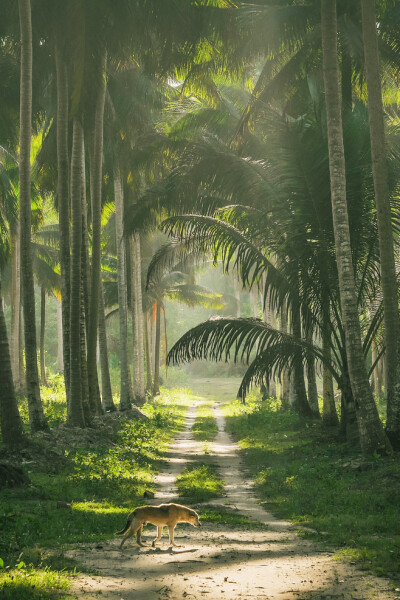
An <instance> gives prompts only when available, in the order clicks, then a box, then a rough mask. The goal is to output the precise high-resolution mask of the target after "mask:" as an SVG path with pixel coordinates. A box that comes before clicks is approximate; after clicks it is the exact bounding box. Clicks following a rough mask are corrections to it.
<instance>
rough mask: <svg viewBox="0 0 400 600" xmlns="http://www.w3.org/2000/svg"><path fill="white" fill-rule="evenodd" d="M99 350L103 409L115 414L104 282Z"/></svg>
mask: <svg viewBox="0 0 400 600" xmlns="http://www.w3.org/2000/svg"><path fill="white" fill-rule="evenodd" d="M99 348H100V365H101V391H102V402H103V409H104V410H105V411H106V412H114V411H115V410H116V408H115V405H114V401H113V396H112V389H111V378H110V368H109V365H108V348H107V330H106V318H105V314H104V289H103V282H102V281H101V282H100V295H99Z"/></svg>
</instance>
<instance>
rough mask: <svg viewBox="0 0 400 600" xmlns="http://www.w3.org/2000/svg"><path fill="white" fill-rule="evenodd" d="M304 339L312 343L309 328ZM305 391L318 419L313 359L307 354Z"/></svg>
mask: <svg viewBox="0 0 400 600" xmlns="http://www.w3.org/2000/svg"><path fill="white" fill-rule="evenodd" d="M306 339H307V341H308V342H309V343H310V344H312V341H313V334H312V330H311V329H310V330H309V331H308V332H307V336H306ZM307 391H308V404H309V405H310V408H311V412H312V415H313V417H314V418H316V419H319V418H320V417H321V415H320V412H319V400H318V389H317V376H316V374H315V359H314V357H313V356H311V355H309V356H308V360H307Z"/></svg>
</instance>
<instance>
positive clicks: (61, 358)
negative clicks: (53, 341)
mask: <svg viewBox="0 0 400 600" xmlns="http://www.w3.org/2000/svg"><path fill="white" fill-rule="evenodd" d="M57 371H58V372H59V373H63V371H64V352H63V328H62V305H61V302H59V301H58V300H57Z"/></svg>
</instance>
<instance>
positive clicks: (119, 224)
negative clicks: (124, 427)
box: [114, 167, 132, 410]
mask: <svg viewBox="0 0 400 600" xmlns="http://www.w3.org/2000/svg"><path fill="white" fill-rule="evenodd" d="M114 198H115V234H116V243H117V258H118V264H117V275H118V304H119V348H120V361H121V395H120V410H127V409H129V408H130V407H131V404H132V398H131V397H130V388H131V386H130V373H129V366H128V300H127V280H126V273H127V271H126V245H125V237H124V226H123V215H124V195H123V188H122V181H121V175H120V172H119V169H118V167H116V168H115V170H114Z"/></svg>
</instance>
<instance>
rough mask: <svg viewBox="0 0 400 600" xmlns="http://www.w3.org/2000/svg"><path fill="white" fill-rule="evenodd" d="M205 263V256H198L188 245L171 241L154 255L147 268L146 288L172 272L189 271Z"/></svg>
mask: <svg viewBox="0 0 400 600" xmlns="http://www.w3.org/2000/svg"><path fill="white" fill-rule="evenodd" d="M205 262H207V259H206V257H205V255H204V254H198V253H197V254H196V253H195V252H193V250H191V249H190V248H188V246H187V244H185V243H182V242H180V241H178V240H171V241H170V242H167V243H166V244H163V245H162V246H161V247H160V248H159V249H158V250H156V252H155V253H154V254H153V256H152V259H151V261H150V264H149V266H148V268H147V277H146V288H149V287H151V285H152V284H153V283H155V282H157V281H159V280H160V279H161V278H162V277H163V276H164V275H166V274H167V273H169V272H171V270H174V271H187V270H191V269H193V267H194V266H196V265H200V264H204V263H205Z"/></svg>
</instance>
